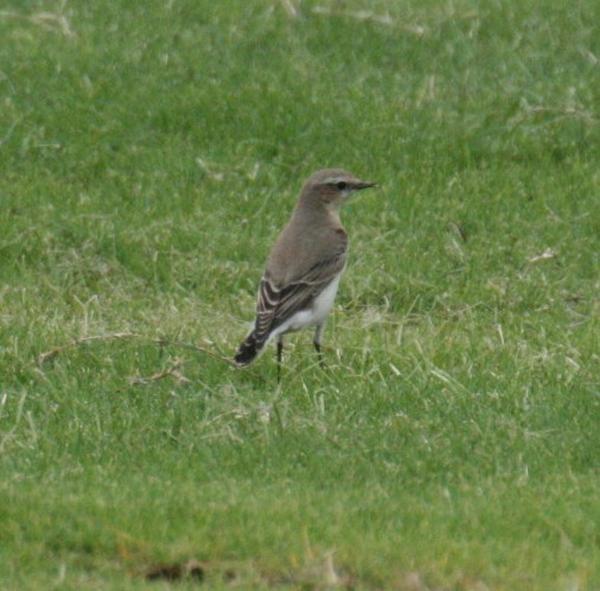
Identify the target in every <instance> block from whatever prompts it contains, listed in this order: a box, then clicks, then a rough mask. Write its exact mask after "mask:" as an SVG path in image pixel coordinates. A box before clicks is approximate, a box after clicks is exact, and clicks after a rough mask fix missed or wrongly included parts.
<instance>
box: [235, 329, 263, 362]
mask: <svg viewBox="0 0 600 591" xmlns="http://www.w3.org/2000/svg"><path fill="white" fill-rule="evenodd" d="M264 346H265V341H264V340H259V339H257V338H256V331H254V330H253V331H252V332H251V333H250V334H249V335H248V336H247V337H246V339H245V340H244V342H243V343H242V344H241V345H240V346H239V348H238V350H237V353H236V354H235V357H234V358H233V360H234V361H235V362H236V363H237V364H238V365H240V366H242V367H243V366H245V365H250V364H251V363H252V362H253V361H254V359H255V358H256V356H257V355H258V354H259V353H260V352H261V350H262V348H263V347H264Z"/></svg>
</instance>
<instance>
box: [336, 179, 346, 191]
mask: <svg viewBox="0 0 600 591" xmlns="http://www.w3.org/2000/svg"><path fill="white" fill-rule="evenodd" d="M335 186H336V187H337V188H338V189H339V190H340V191H343V190H344V189H345V188H346V187H347V186H348V183H346V181H339V182H337V183H336V185H335Z"/></svg>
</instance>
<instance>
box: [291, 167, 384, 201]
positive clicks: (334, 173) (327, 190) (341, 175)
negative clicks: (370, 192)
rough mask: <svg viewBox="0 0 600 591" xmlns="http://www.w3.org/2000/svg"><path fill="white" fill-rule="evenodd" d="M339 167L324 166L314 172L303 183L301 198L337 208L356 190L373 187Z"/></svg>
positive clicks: (372, 184)
mask: <svg viewBox="0 0 600 591" xmlns="http://www.w3.org/2000/svg"><path fill="white" fill-rule="evenodd" d="M374 186H375V183H372V182H369V181H363V180H361V179H359V178H357V177H355V176H354V175H353V174H352V173H350V172H348V171H346V170H342V169H341V168H326V169H324V170H319V171H318V172H315V173H314V174H313V175H312V176H311V177H310V178H309V179H308V180H307V181H306V183H305V184H304V187H303V189H302V197H301V198H302V200H303V201H308V202H310V203H313V204H323V205H325V206H328V207H335V208H338V207H340V206H341V205H342V203H344V201H346V200H347V199H348V197H350V195H352V193H354V192H356V191H361V190H362V189H368V188H369V187H374Z"/></svg>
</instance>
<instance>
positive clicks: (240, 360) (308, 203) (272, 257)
mask: <svg viewBox="0 0 600 591" xmlns="http://www.w3.org/2000/svg"><path fill="white" fill-rule="evenodd" d="M374 186H376V184H375V183H373V182H370V181H364V180H361V179H359V178H358V177H356V176H354V175H353V174H352V173H350V172H348V171H346V170H343V169H341V168H326V169H323V170H319V171H317V172H315V173H314V174H313V175H312V176H310V177H309V178H308V180H307V181H306V182H305V183H304V185H303V187H302V190H301V191H300V195H299V197H298V201H297V204H296V207H295V209H294V210H293V212H292V215H291V218H290V220H289V222H288V224H287V225H286V226H285V228H284V229H283V230H282V231H281V233H280V234H279V237H278V238H277V240H276V241H275V244H274V245H273V248H272V249H271V252H270V254H269V257H268V259H267V264H266V268H265V271H264V274H263V276H262V278H261V280H260V285H259V289H258V297H257V302H256V319H255V321H254V326H253V328H252V331H251V332H250V334H248V336H247V337H246V338H245V339H244V341H243V342H242V343H241V345H240V346H239V348H238V350H237V353H236V354H235V357H234V362H235V363H236V365H237V366H238V367H244V366H247V365H249V364H250V363H252V362H253V361H254V360H255V359H256V357H257V356H258V355H259V353H261V352H262V351H263V349H264V348H265V346H266V345H267V343H269V341H271V340H273V339H275V340H276V342H277V380H278V381H279V380H280V375H281V360H282V355H283V336H284V335H285V334H287V333H290V332H294V331H297V330H301V329H303V328H307V327H314V328H315V332H314V338H313V345H314V348H315V350H316V352H317V356H318V359H319V363H320V365H321V366H322V367H323V366H324V362H323V356H322V353H321V337H322V334H323V329H324V327H325V322H326V320H327V316H328V315H329V312H330V311H331V308H332V307H333V302H334V300H335V296H336V293H337V290H338V285H339V282H340V278H341V276H342V274H343V272H344V270H345V268H346V256H347V253H348V235H347V234H346V231H345V230H344V227H343V226H342V223H341V220H340V208H341V206H342V205H343V204H344V203H345V202H346V201H347V200H348V198H349V197H350V196H351V195H352V194H353V193H355V192H357V191H362V190H363V189H368V188H369V187H374Z"/></svg>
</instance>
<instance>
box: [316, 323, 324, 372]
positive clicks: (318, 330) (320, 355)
mask: <svg viewBox="0 0 600 591" xmlns="http://www.w3.org/2000/svg"><path fill="white" fill-rule="evenodd" d="M324 327H325V323H324V322H323V323H322V324H318V325H317V328H316V330H315V337H314V339H313V345H314V346H315V351H316V352H317V357H318V358H319V365H320V366H321V368H322V369H325V361H323V353H321V335H322V334H323V328H324Z"/></svg>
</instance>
